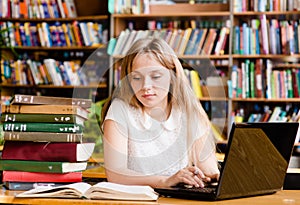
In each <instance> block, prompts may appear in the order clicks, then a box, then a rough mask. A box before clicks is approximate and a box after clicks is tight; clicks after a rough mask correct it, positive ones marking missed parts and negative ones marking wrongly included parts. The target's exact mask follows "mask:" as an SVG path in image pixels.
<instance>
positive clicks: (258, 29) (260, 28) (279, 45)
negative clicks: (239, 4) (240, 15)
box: [233, 15, 300, 55]
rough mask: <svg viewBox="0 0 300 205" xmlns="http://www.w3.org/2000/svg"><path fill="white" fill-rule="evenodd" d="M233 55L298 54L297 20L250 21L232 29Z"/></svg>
mask: <svg viewBox="0 0 300 205" xmlns="http://www.w3.org/2000/svg"><path fill="white" fill-rule="evenodd" d="M233 30H234V31H233V53H234V54H241V55H251V54H286V55H291V54H298V53H299V52H300V41H299V39H300V33H299V31H300V25H299V20H278V19H266V15H261V16H260V19H252V20H251V23H245V22H244V23H242V24H241V25H237V26H234V29H233Z"/></svg>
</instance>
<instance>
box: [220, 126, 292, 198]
mask: <svg viewBox="0 0 300 205" xmlns="http://www.w3.org/2000/svg"><path fill="white" fill-rule="evenodd" d="M297 130H298V123H238V124H235V123H234V124H233V125H232V129H231V132H230V136H229V142H228V148H227V153H226V155H225V159H224V163H223V167H222V170H221V176H220V181H219V187H218V193H217V195H218V198H219V199H225V198H235V197H244V196H252V195H260V194H266V193H273V192H275V191H277V190H280V189H281V188H282V186H283V182H284V178H285V173H286V170H287V167H288V162H289V159H290V156H291V153H292V149H293V145H294V141H295V137H296V134H297Z"/></svg>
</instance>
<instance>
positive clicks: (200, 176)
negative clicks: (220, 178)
mask: <svg viewBox="0 0 300 205" xmlns="http://www.w3.org/2000/svg"><path fill="white" fill-rule="evenodd" d="M210 181H211V178H210V177H207V176H205V175H204V173H203V172H202V171H201V170H200V169H199V168H198V167H196V166H190V167H186V168H184V169H181V170H179V171H178V172H177V173H176V174H174V175H173V176H170V177H168V178H167V179H166V181H165V185H166V186H168V187H170V186H175V185H176V184H178V183H184V184H187V185H191V186H194V187H204V185H205V183H207V182H210Z"/></svg>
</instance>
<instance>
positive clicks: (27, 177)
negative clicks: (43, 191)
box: [2, 170, 82, 183]
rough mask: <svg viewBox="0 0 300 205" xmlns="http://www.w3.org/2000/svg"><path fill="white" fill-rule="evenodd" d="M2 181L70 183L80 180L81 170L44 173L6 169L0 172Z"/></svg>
mask: <svg viewBox="0 0 300 205" xmlns="http://www.w3.org/2000/svg"><path fill="white" fill-rule="evenodd" d="M2 181H3V182H53V183H59V182H63V183H67V182H68V183H71V182H81V181H82V172H69V173H63V174H60V173H44V172H24V171H6V170H4V171H3V173H2Z"/></svg>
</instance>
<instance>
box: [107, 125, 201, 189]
mask: <svg viewBox="0 0 300 205" xmlns="http://www.w3.org/2000/svg"><path fill="white" fill-rule="evenodd" d="M126 134H127V133H126V132H125V131H124V129H122V126H119V125H118V124H117V123H116V122H115V121H113V120H106V121H105V122H104V140H103V145H104V163H105V170H106V176H107V180H108V181H111V182H116V183H121V184H135V185H149V186H151V187H169V186H174V185H176V184H178V183H180V182H183V183H186V184H190V185H193V186H196V187H197V186H204V183H203V182H202V180H201V178H202V175H201V174H202V173H199V174H198V175H196V176H195V174H194V173H195V171H196V169H197V168H196V167H187V168H185V169H182V170H179V171H178V172H177V173H176V174H174V175H173V176H158V175H143V174H142V173H138V172H135V171H133V170H129V169H128V167H127V160H128V136H127V135H126Z"/></svg>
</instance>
